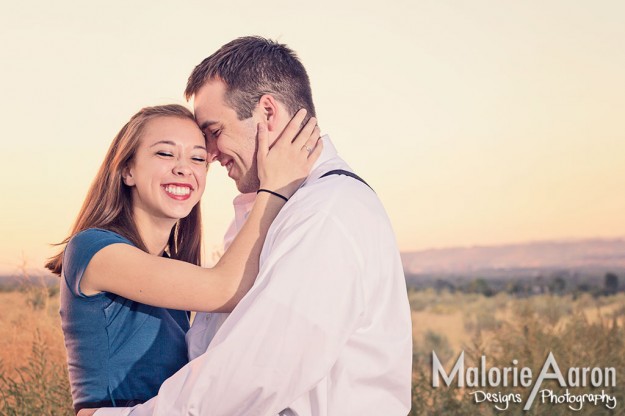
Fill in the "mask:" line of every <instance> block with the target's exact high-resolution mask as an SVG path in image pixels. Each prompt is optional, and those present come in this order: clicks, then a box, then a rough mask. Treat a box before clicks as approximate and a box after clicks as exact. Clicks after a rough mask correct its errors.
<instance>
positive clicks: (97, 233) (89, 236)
mask: <svg viewBox="0 0 625 416" xmlns="http://www.w3.org/2000/svg"><path fill="white" fill-rule="evenodd" d="M102 240H104V241H119V242H126V243H131V242H130V240H128V239H127V238H126V237H124V236H123V235H121V234H119V233H116V232H115V231H111V230H105V229H103V228H87V229H86V230H82V231H80V232H78V233H76V234H75V235H74V236H72V238H70V240H69V243H72V242H74V243H81V244H83V243H89V242H94V241H102Z"/></svg>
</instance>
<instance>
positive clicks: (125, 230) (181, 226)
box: [46, 104, 202, 276]
mask: <svg viewBox="0 0 625 416" xmlns="http://www.w3.org/2000/svg"><path fill="white" fill-rule="evenodd" d="M158 117H178V118H188V119H189V120H192V121H193V122H195V119H194V117H193V114H192V113H191V112H190V111H189V110H188V109H187V108H185V107H183V106H181V105H177V104H170V105H162V106H155V107H146V108H144V109H142V110H141V111H139V112H138V113H137V114H135V115H134V116H132V118H131V119H130V121H129V122H128V123H126V125H125V126H124V127H122V129H121V130H120V131H119V133H117V136H115V139H114V140H113V143H111V146H110V147H109V150H108V152H107V153H106V157H105V158H104V162H102V166H100V170H99V171H98V174H97V175H96V177H95V179H94V180H93V183H92V184H91V187H90V188H89V191H88V192H87V197H86V198H85V202H84V203H83V205H82V208H81V209H80V212H79V213H78V217H77V218H76V221H75V223H74V225H73V227H72V229H71V232H70V234H69V236H67V238H65V240H63V241H62V242H61V243H59V245H63V246H65V245H66V244H67V242H68V241H69V240H70V239H71V238H72V237H73V236H74V235H76V234H77V233H79V232H81V231H83V230H86V229H89V228H102V229H105V230H109V231H113V232H116V233H117V234H120V235H122V236H124V237H126V238H127V239H128V240H130V241H131V242H132V243H133V244H134V245H136V246H137V247H138V248H140V249H141V250H143V251H145V252H147V251H148V250H147V248H146V246H145V243H144V242H143V240H142V239H141V236H140V234H139V230H138V229H137V225H136V224H135V222H134V220H133V215H132V194H131V190H130V187H128V186H126V185H125V184H124V183H123V181H122V170H123V169H124V168H125V167H126V166H127V165H128V163H129V162H130V161H131V159H132V158H133V157H134V155H135V152H136V151H137V148H138V147H139V141H140V139H141V136H142V134H143V131H144V130H145V127H146V125H147V124H148V123H149V122H150V120H153V119H155V118H158ZM168 249H169V255H170V256H171V258H174V259H177V260H183V261H186V262H189V263H193V264H195V265H198V266H199V265H200V264H201V260H202V259H201V254H202V219H201V214H200V204H199V202H198V204H197V205H195V206H194V207H193V209H192V210H191V213H190V214H189V215H188V216H187V217H185V218H182V219H180V220H179V221H178V222H177V223H176V225H175V226H174V227H173V229H172V231H171V234H170V236H169V247H168ZM64 251H65V247H63V250H61V251H60V252H59V253H58V254H57V255H55V256H54V257H51V258H50V259H49V261H48V262H47V263H46V268H48V269H49V270H51V271H52V272H53V273H55V274H58V275H59V276H60V275H61V268H62V266H63V253H64Z"/></svg>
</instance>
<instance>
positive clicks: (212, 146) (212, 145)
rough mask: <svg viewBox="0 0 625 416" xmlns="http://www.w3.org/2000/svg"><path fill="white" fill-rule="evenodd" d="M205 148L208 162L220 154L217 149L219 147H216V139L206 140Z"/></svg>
mask: <svg viewBox="0 0 625 416" xmlns="http://www.w3.org/2000/svg"><path fill="white" fill-rule="evenodd" d="M206 150H207V153H208V155H207V157H208V163H212V162H214V161H215V160H217V159H218V158H219V156H220V155H221V152H220V151H219V148H218V147H217V141H216V140H208V143H206Z"/></svg>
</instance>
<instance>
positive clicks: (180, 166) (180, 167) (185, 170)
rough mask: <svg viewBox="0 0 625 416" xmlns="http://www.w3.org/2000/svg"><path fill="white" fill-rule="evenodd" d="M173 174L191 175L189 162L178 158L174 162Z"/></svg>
mask: <svg viewBox="0 0 625 416" xmlns="http://www.w3.org/2000/svg"><path fill="white" fill-rule="evenodd" d="M174 173H175V174H176V175H181V176H187V175H190V174H191V167H190V166H189V162H187V161H186V160H185V159H184V158H179V159H178V160H176V165H175V166H174Z"/></svg>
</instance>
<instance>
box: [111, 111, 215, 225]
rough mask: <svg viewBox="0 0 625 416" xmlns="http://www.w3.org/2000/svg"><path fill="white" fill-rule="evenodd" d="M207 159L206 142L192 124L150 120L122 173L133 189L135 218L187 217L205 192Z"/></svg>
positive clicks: (163, 118)
mask: <svg viewBox="0 0 625 416" xmlns="http://www.w3.org/2000/svg"><path fill="white" fill-rule="evenodd" d="M206 158H207V153H206V142H205V139H204V136H203V135H202V132H201V131H200V129H199V128H198V127H197V125H196V124H195V122H193V121H191V120H189V119H184V118H178V117H158V118H155V119H153V120H150V121H149V122H148V124H147V125H146V126H145V131H144V133H143V137H141V139H140V141H139V147H138V148H137V151H136V153H135V155H134V157H133V159H132V160H131V161H130V163H129V165H128V166H127V167H126V168H125V169H124V172H123V178H124V183H125V184H126V185H128V186H130V187H132V203H133V210H134V215H135V217H136V216H137V215H141V216H144V215H147V216H149V217H152V219H154V220H160V219H171V220H176V221H177V220H179V219H180V218H184V217H186V216H187V215H189V213H190V212H191V209H192V208H193V207H194V206H195V205H196V204H197V203H198V202H199V200H200V198H201V196H202V193H203V192H204V186H205V185H206V171H207V167H208V165H207V162H206Z"/></svg>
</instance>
